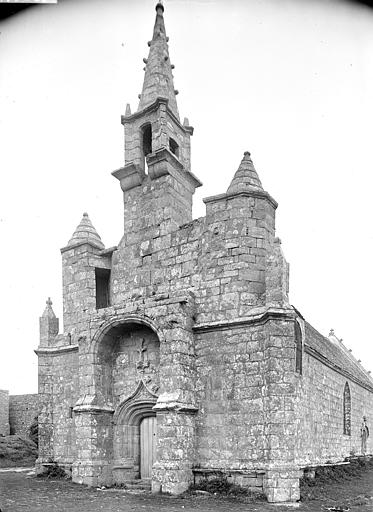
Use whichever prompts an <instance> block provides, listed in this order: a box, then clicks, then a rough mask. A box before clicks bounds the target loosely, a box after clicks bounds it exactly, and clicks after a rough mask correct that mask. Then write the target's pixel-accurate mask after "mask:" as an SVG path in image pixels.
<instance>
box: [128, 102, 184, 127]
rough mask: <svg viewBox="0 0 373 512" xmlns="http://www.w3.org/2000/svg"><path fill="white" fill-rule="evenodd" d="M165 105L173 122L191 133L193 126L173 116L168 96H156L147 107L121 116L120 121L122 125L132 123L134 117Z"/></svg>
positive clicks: (142, 115) (141, 115)
mask: <svg viewBox="0 0 373 512" xmlns="http://www.w3.org/2000/svg"><path fill="white" fill-rule="evenodd" d="M162 104H163V105H166V109H167V113H168V115H169V116H170V117H171V119H172V120H173V121H174V123H175V124H176V125H177V126H178V127H179V128H180V129H181V130H182V131H183V132H184V133H188V134H189V135H193V130H194V128H193V127H192V126H184V125H183V124H181V122H180V121H179V119H178V118H177V117H176V116H175V114H174V113H173V112H172V110H171V109H170V108H169V106H168V98H162V97H159V98H157V99H156V100H155V101H154V102H153V103H151V104H150V105H148V106H147V107H145V108H143V109H142V110H138V111H137V112H134V113H133V114H130V115H129V116H121V123H122V124H123V125H125V124H128V123H132V122H133V121H135V120H136V119H139V118H140V117H144V116H146V115H147V114H150V113H151V112H154V111H155V110H158V107H159V105H162Z"/></svg>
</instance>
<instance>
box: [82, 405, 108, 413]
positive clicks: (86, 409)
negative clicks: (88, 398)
mask: <svg viewBox="0 0 373 512" xmlns="http://www.w3.org/2000/svg"><path fill="white" fill-rule="evenodd" d="M73 411H74V412H75V413H87V414H101V413H105V414H114V409H113V407H110V406H107V405H90V404H87V405H76V406H75V407H74V408H73Z"/></svg>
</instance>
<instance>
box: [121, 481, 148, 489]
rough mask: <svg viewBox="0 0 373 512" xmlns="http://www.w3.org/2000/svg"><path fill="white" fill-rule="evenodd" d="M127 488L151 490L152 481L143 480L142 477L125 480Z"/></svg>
mask: <svg viewBox="0 0 373 512" xmlns="http://www.w3.org/2000/svg"><path fill="white" fill-rule="evenodd" d="M123 483H124V485H125V487H126V489H128V490H138V491H151V489H152V483H151V480H150V479H149V480H141V479H140V478H139V479H137V480H126V481H125V482H123Z"/></svg>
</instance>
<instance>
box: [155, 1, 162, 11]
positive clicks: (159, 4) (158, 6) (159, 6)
mask: <svg viewBox="0 0 373 512" xmlns="http://www.w3.org/2000/svg"><path fill="white" fill-rule="evenodd" d="M158 9H160V10H161V11H162V12H164V7H163V2H162V1H161V0H160V1H159V2H158V3H157V5H156V6H155V10H156V11H157V12H158Z"/></svg>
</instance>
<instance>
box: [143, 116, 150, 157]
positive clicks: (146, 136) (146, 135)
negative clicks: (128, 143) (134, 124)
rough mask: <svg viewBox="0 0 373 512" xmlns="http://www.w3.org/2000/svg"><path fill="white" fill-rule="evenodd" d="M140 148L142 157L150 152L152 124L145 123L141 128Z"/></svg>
mask: <svg viewBox="0 0 373 512" xmlns="http://www.w3.org/2000/svg"><path fill="white" fill-rule="evenodd" d="M142 150H143V153H144V157H146V155H149V153H151V152H152V125H151V124H146V125H145V126H143V128H142Z"/></svg>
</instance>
